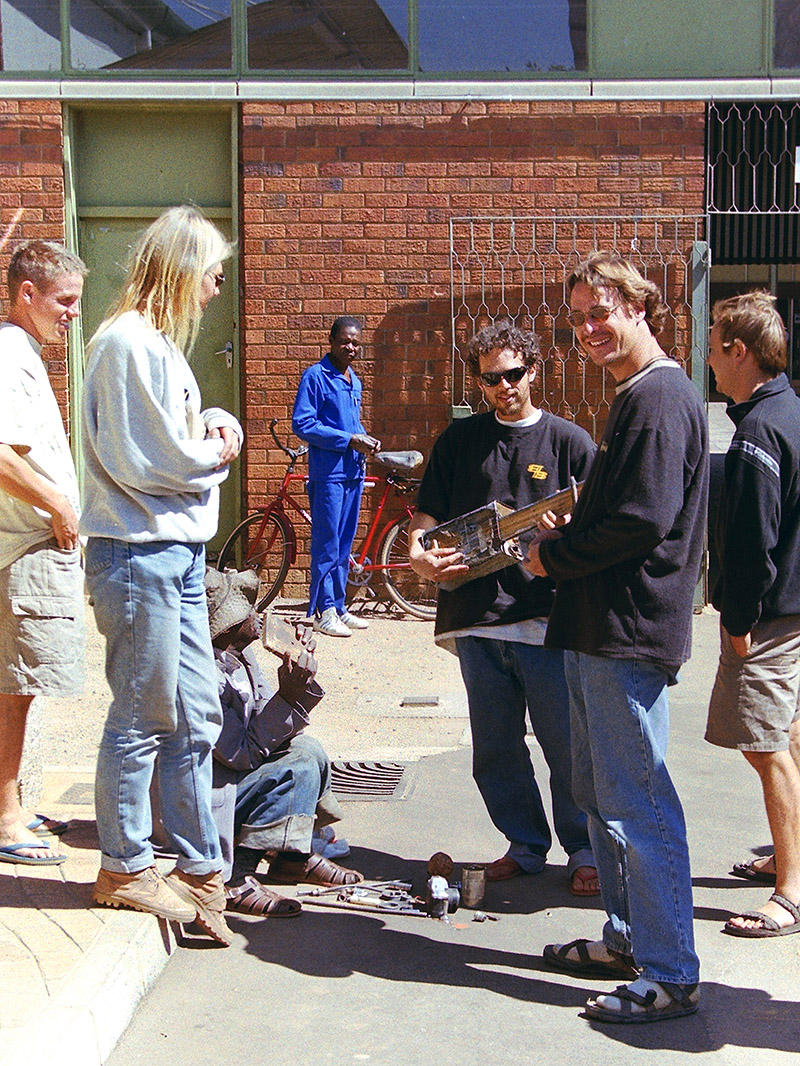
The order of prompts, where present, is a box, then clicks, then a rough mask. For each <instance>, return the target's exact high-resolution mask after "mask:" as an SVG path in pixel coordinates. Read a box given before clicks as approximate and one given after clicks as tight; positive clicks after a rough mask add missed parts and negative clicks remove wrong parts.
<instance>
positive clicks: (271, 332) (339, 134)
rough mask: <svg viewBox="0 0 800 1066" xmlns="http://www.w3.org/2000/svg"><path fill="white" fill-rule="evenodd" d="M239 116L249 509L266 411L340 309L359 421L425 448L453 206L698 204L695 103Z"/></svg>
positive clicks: (268, 463) (288, 399) (335, 106)
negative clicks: (355, 336) (358, 384)
mask: <svg viewBox="0 0 800 1066" xmlns="http://www.w3.org/2000/svg"><path fill="white" fill-rule="evenodd" d="M241 121H242V131H241V132H242V152H241V174H242V189H241V204H242V230H241V233H242V245H243V280H244V291H245V297H244V315H243V323H244V349H243V351H244V363H243V366H244V375H243V381H244V385H243V388H244V404H243V409H244V414H245V420H246V429H247V433H248V445H247V452H246V455H247V458H246V490H247V499H248V503H249V505H250V506H251V507H252V506H256V505H258V504H260V503H263V502H264V500H265V499H266V498H267V496H268V495H269V494H271V493H273V492H274V491H275V488H276V487H277V481H278V478H279V476H280V473H281V471H282V468H283V462H282V457H280V455H279V453H277V452H276V451H275V449H274V448H270V444H269V439H268V436H267V431H266V427H267V422H268V419H269V417H270V416H272V415H279V416H281V417H287V416H288V415H289V414H290V413H291V406H292V401H293V398H294V392H295V389H296V386H297V382H298V380H299V377H300V374H301V372H302V370H303V369H304V368H305V367H306V366H308V365H309V364H310V363H312V362H314V361H315V360H317V359H318V358H319V357H320V355H321V354H323V353H324V351H325V350H326V349H325V338H326V334H327V330H328V328H329V326H330V322H331V320H332V319H333V318H334V317H335V316H336V315H338V314H342V313H348V314H355V315H358V316H360V317H361V318H362V320H363V321H364V324H365V330H364V336H365V341H366V344H367V351H366V354H365V359H364V361H363V362H362V363H361V364H360V365H359V366H358V372H359V374H360V375H361V377H362V379H363V380H364V383H365V402H364V422H365V425H366V426H367V428H368V429H369V430H370V431H371V432H373V433H374V434H375V435H377V436H379V437H381V439H382V440H383V442H384V445H385V446H387V447H392V448H406V447H412V446H417V447H419V448H420V450H421V451H423V452H425V453H426V454H427V452H428V450H429V447H430V442H431V441H432V439H433V438H434V437H435V436H436V434H437V433H439V432H440V431H441V430H442V429H443V428H444V427H445V425H446V424H447V420H448V415H449V405H450V385H449V374H450V324H449V323H450V264H449V230H448V221H449V219H450V217H451V216H454V215H470V214H475V215H509V214H517V215H531V214H548V213H550V212H555V213H561V214H621V215H630V214H635V213H645V214H646V213H659V214H660V213H664V214H669V213H676V214H685V213H686V214H700V213H702V211H703V207H704V204H703V187H704V107H703V104H702V103H699V102H686V101H680V102H669V101H667V102H660V101H644V102H626V101H621V102H589V101H582V102H565V101H546V102H545V101H542V102H487V103H483V102H440V101H437V102H434V101H415V102H393V101H374V102H373V101H358V102H357V101H344V102H342V101H339V102H328V101H317V102H288V103H284V102H268V103H245V104H243V106H242V119H241Z"/></svg>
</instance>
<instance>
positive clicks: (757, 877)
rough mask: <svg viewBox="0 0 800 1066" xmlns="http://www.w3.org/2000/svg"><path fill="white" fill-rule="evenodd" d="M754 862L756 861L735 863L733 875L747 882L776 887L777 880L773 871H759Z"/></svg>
mask: <svg viewBox="0 0 800 1066" xmlns="http://www.w3.org/2000/svg"><path fill="white" fill-rule="evenodd" d="M753 862H755V859H753V860H751V861H750V862H737V863H734V865H733V869H732V870H731V873H732V874H733V876H734V877H741V878H743V879H744V880H745V881H761V882H763V883H764V884H765V885H774V884H775V880H776V878H775V874H774V873H773V872H772V870H759V869H758V867H756V866H754V865H753Z"/></svg>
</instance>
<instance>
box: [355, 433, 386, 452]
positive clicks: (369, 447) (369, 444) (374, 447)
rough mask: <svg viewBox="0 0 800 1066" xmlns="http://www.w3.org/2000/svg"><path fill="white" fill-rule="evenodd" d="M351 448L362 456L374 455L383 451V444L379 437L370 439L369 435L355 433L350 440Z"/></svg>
mask: <svg viewBox="0 0 800 1066" xmlns="http://www.w3.org/2000/svg"><path fill="white" fill-rule="evenodd" d="M350 447H351V448H352V449H353V450H354V451H356V452H361V454H362V455H374V454H375V452H379V451H380V450H381V442H380V441H379V440H378V438H377V437H370V435H369V434H368V433H354V434H353V436H352V437H351V438H350Z"/></svg>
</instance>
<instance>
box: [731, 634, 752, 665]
mask: <svg viewBox="0 0 800 1066" xmlns="http://www.w3.org/2000/svg"><path fill="white" fill-rule="evenodd" d="M728 636H729V637H730V638H731V647H732V648H733V650H734V651H735V652H736V654H737V655H738V656H739V658H740V659H746V658H747V656H748V655H749V654H750V648H751V647H752V646H753V635H752V633H745V634H744V636H741V637H734V636H731V634H730V633H729V634H728Z"/></svg>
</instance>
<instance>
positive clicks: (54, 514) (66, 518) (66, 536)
mask: <svg viewBox="0 0 800 1066" xmlns="http://www.w3.org/2000/svg"><path fill="white" fill-rule="evenodd" d="M50 517H51V519H52V522H53V536H54V537H55V538H56V544H58V546H59V548H64V549H66V550H67V551H74V550H75V548H77V547H78V516H77V515H76V514H75V511H74V510H73V507H72V504H71V503H70V502H69V500H68V499H67V497H66V496H62V497H61V504H60V506H57V507H54V508H53V510H51V511H50Z"/></svg>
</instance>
